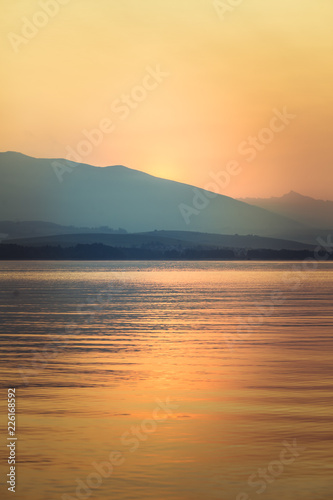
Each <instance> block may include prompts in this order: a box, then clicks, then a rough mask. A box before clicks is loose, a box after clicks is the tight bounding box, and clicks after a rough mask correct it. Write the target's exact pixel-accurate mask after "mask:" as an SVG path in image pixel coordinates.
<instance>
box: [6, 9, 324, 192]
mask: <svg viewBox="0 0 333 500" xmlns="http://www.w3.org/2000/svg"><path fill="white" fill-rule="evenodd" d="M236 4H238V5H237V6H236ZM0 5H1V17H0V24H1V33H2V42H3V43H2V44H1V49H0V51H1V58H2V85H1V87H2V92H1V101H0V106H1V111H2V115H3V120H2V128H1V139H0V140H1V144H0V150H1V151H8V150H11V151H19V152H22V153H25V154H28V155H31V156H36V157H61V158H63V157H67V156H68V154H69V151H74V152H75V156H72V157H71V158H72V159H74V158H76V159H77V160H78V161H82V162H85V163H89V164H92V165H99V166H106V165H114V164H122V165H126V166H128V167H131V168H134V169H138V170H142V171H145V172H148V173H150V174H153V175H157V176H160V177H165V178H169V179H173V180H177V181H181V182H186V183H189V184H193V185H197V186H200V187H205V186H207V184H209V182H211V181H212V178H211V177H212V174H213V175H214V174H215V175H219V176H221V177H223V176H225V177H224V178H228V179H227V181H225V183H224V187H223V194H227V195H229V196H235V197H237V196H241V197H244V196H260V197H262V196H263V197H266V196H271V195H275V196H276V195H281V194H283V193H285V192H288V191H290V190H295V191H298V192H301V193H303V194H308V195H310V196H314V197H318V198H325V199H333V193H332V186H333V165H332V159H333V154H332V149H333V148H332V139H331V135H332V130H333V92H332V88H333V65H332V54H333V52H332V49H333V29H332V26H333V1H332V0H265V1H264V0H243V1H241V0H238V1H235V0H225V1H223V0H220V1H215V2H214V1H213V0H168V1H165V0H163V1H162V0H121V1H119V0H39V1H34V0H17V1H15V2H8V1H7V0H1V1H0ZM279 116H280V118H279ZM281 116H282V117H281ZM96 129H99V130H96ZM231 161H236V162H237V163H238V164H239V167H238V168H237V174H235V172H233V175H231V174H230V173H229V174H225V172H226V171H227V170H228V169H229V171H230V168H229V167H230V162H231Z"/></svg>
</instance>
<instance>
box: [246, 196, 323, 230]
mask: <svg viewBox="0 0 333 500" xmlns="http://www.w3.org/2000/svg"><path fill="white" fill-rule="evenodd" d="M239 201H242V202H244V203H248V204H249V205H253V206H256V207H260V208H264V209H265V210H269V211H271V212H274V213H276V214H279V215H283V216H285V217H289V218H291V219H294V220H295V221H298V222H299V223H301V224H308V225H311V226H314V227H317V228H320V229H333V201H323V200H315V199H314V198H310V197H309V196H303V195H302V194H299V193H295V192H294V191H290V193H288V194H285V195H284V196H281V197H280V198H242V199H240V200H239Z"/></svg>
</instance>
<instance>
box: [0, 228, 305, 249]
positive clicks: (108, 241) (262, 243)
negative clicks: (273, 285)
mask: <svg viewBox="0 0 333 500" xmlns="http://www.w3.org/2000/svg"><path fill="white" fill-rule="evenodd" d="M2 243H6V244H17V245H22V246H25V247H40V246H60V247H62V248H66V247H73V246H75V245H91V244H93V243H98V244H102V245H106V246H112V247H115V248H146V249H153V250H154V249H159V248H160V249H167V250H172V249H186V248H198V247H200V248H208V249H214V248H229V249H247V250H249V249H272V250H282V249H284V250H304V249H309V250H311V249H312V250H313V249H314V247H312V246H311V245H306V244H304V243H298V242H295V241H288V240H279V239H273V238H262V237H260V236H235V235H221V234H207V233H196V232H192V231H152V232H149V233H132V234H106V233H94V234H93V233H91V234H89V233H88V234H62V235H53V236H40V237H34V238H20V239H9V240H7V239H6V240H4V241H3V242H2Z"/></svg>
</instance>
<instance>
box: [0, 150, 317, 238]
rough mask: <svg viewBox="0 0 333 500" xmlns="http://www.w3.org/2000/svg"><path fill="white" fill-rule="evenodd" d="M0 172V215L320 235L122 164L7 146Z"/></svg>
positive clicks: (134, 227) (139, 227) (132, 226)
mask: <svg viewBox="0 0 333 500" xmlns="http://www.w3.org/2000/svg"><path fill="white" fill-rule="evenodd" d="M59 165H63V166H65V169H67V172H66V173H65V174H64V175H63V176H62V177H61V180H62V181H63V182H59V175H58V177H57V175H56V170H57V169H58V170H59ZM55 166H57V167H56V168H55ZM0 178H1V185H0V220H10V221H15V220H18V221H22V220H25V221H38V220H39V221H40V220H44V221H48V222H52V223H55V224H61V225H66V226H68V225H73V226H79V227H80V226H81V227H82V226H85V227H87V226H88V227H98V226H109V227H115V228H118V227H122V228H124V229H126V230H127V231H128V232H147V231H152V230H155V229H157V230H169V231H170V230H172V231H173V230H178V231H195V232H205V233H216V234H239V235H251V234H252V235H258V236H262V237H270V238H279V239H287V240H296V241H301V242H307V243H310V244H311V243H313V244H314V242H315V237H316V236H318V232H313V231H312V230H310V229H309V228H308V227H307V226H306V225H304V224H300V223H299V222H296V221H293V220H291V219H288V218H287V217H284V216H281V215H277V214H274V213H272V212H269V211H267V210H264V209H262V208H258V207H254V206H252V205H249V204H246V203H243V202H241V201H238V200H234V199H233V198H230V197H227V196H223V195H216V196H215V197H212V193H209V192H207V191H204V190H203V189H198V188H195V187H193V186H190V185H187V184H182V183H179V182H174V181H170V180H165V179H160V178H158V177H154V176H152V175H148V174H145V173H143V172H139V171H137V170H132V169H130V168H126V167H123V166H119V165H118V166H113V167H104V168H100V167H93V166H90V165H86V164H77V163H74V162H68V161H66V160H62V159H58V160H54V159H36V158H31V157H28V156H25V155H22V154H19V153H12V152H8V153H0ZM182 211H183V212H182ZM184 211H185V213H186V214H187V218H186V217H185V216H184ZM189 213H190V215H188V214H189Z"/></svg>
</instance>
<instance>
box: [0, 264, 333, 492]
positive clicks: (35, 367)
mask: <svg viewBox="0 0 333 500" xmlns="http://www.w3.org/2000/svg"><path fill="white" fill-rule="evenodd" d="M0 286H1V289H0V319H1V348H0V359H1V389H0V396H1V400H0V407H1V422H0V423H1V442H0V444H1V449H0V453H1V485H0V488H1V491H0V497H1V498H13V494H12V493H10V492H7V489H6V488H7V486H6V485H5V481H6V480H7V479H6V476H5V475H6V474H7V472H8V465H6V460H7V456H8V452H7V449H6V444H7V429H6V425H7V417H6V416H7V411H6V398H7V389H8V387H15V388H16V394H17V434H16V436H17V437H18V441H17V449H16V452H17V459H18V465H17V492H16V497H14V498H17V499H19V500H21V499H22V500H33V499H34V500H53V499H59V500H60V499H62V500H73V499H77V498H80V499H86V498H96V499H101V500H109V499H116V500H169V499H173V500H210V499H225V500H229V499H232V500H236V499H237V500H253V499H258V500H259V499H263V500H266V499H267V500H280V499H284V500H317V499H318V500H331V499H332V498H333V479H332V450H333V443H332V388H333V373H332V354H333V341H332V337H333V335H332V333H333V294H332V292H333V263H331V264H326V263H320V264H319V265H318V268H317V269H316V270H311V269H310V266H308V267H302V263H261V262H256V263H255V262H231V263H230V262H229V263H225V262H200V263H197V262H191V263H183V262H181V263H180V262H159V263H152V262H128V263H123V262H89V263H87V262H75V263H73V262H1V263H0ZM288 446H289V448H288ZM114 452H118V454H115V453H114ZM111 459H112V460H113V462H114V464H113V470H111V466H110V460H111ZM107 476H108V477H107ZM64 495H68V496H64Z"/></svg>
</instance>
